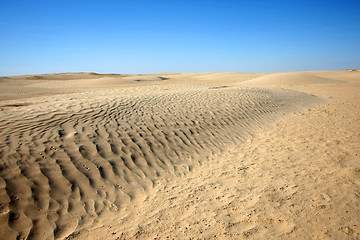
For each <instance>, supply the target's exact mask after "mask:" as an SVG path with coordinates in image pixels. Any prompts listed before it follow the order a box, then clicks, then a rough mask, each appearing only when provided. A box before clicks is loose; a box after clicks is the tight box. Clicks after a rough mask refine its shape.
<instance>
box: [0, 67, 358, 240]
mask: <svg viewBox="0 0 360 240" xmlns="http://www.w3.org/2000/svg"><path fill="white" fill-rule="evenodd" d="M359 86H360V72H357V71H355V72H348V71H334V72H331V71H330V72H301V73H268V74H243V73H207V74H180V73H178V74H175V73H163V74H156V75H116V74H106V75H101V74H94V73H71V74H46V75H37V76H11V77H2V78H0V87H1V90H0V100H2V101H0V109H1V112H0V117H1V122H0V131H1V135H0V204H1V205H0V206H1V207H0V235H1V236H8V237H9V238H8V239H54V238H55V239H65V238H66V239H73V238H75V239H133V238H140V239H154V238H160V239H166V238H167V237H169V238H176V239H179V238H180V239H183V238H206V239H207V238H210V239H211V238H219V239H223V238H225V239H234V238H237V239H242V238H253V239H258V238H299V239H300V238H301V239H302V238H304V237H305V238H306V237H312V238H350V239H356V238H358V237H359V226H358V225H357V224H358V223H357V220H358V219H359V217H360V215H359V211H360V210H359V209H360V208H359V198H360V197H359V192H360V189H359V184H360V174H359V172H360V171H359V169H360V168H359V167H360V166H359V164H360V163H359V158H358V153H359V150H358V149H360V148H359V147H360V145H359V143H360V135H359V133H360V131H359V130H360V127H359V126H360V112H359V110H358V109H357V107H359V103H360V96H359V94H358V92H359ZM359 154H360V153H359Z"/></svg>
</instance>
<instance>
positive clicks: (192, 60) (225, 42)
mask: <svg viewBox="0 0 360 240" xmlns="http://www.w3.org/2000/svg"><path fill="white" fill-rule="evenodd" d="M0 34H1V35H0V75H15V74H31V73H34V74H38V73H52V72H78V71H89V72H90V71H91V72H99V73H109V72H111V73H156V72H213V71H218V72H230V71H232V72H234V71H236V72H270V71H305V70H337V69H348V68H360V1H355V0H354V1H347V0H326V1H325V0H324V1H316V0H311V1H310V0H309V1H307V0H287V1H271V0H263V1H256V0H253V1H251V0H244V1H241V0H238V1H231V0H207V1H205V0H203V1H201V0H198V1H197V0H178V1H176V0H166V1H165V0H164V1H160V0H158V1H156V0H154V1H151V0H148V1H137V0H132V1H130V0H128V1H106V0H104V1H85V0H84V1H81V0H46V1H45V0H44V1H36V0H31V1H30V0H26V1H24V0H0Z"/></svg>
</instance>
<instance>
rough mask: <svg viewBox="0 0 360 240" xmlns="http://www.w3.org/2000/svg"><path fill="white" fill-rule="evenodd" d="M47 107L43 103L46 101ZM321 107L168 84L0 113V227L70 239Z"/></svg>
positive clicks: (307, 100)
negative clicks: (289, 117) (270, 128)
mask: <svg viewBox="0 0 360 240" xmlns="http://www.w3.org/2000/svg"><path fill="white" fill-rule="evenodd" d="M44 99H45V98H44ZM316 101H318V99H317V98H315V97H313V96H309V95H306V94H303V93H298V92H293V91H285V90H271V89H263V88H254V87H251V88H250V87H228V86H214V87H209V86H202V85H194V86H190V85H186V86H181V85H164V86H149V87H138V88H128V89H118V90H104V91H97V92H89V93H79V94H71V95H70V94H69V95H63V96H55V97H48V98H46V99H45V100H44V101H43V102H38V103H37V104H34V105H29V104H28V103H27V104H25V105H27V106H23V107H21V105H20V107H19V106H18V107H11V106H10V107H9V108H7V109H6V110H4V111H2V112H0V114H1V119H2V121H1V123H0V131H1V136H0V218H1V220H0V224H1V229H2V232H3V233H4V234H7V236H9V239H15V238H18V239H22V238H30V239H52V238H66V237H67V236H69V235H71V234H74V232H76V231H78V230H79V229H81V228H84V227H85V226H89V225H90V224H92V223H93V222H94V221H96V218H97V217H98V216H100V215H103V214H109V213H119V212H120V211H121V209H123V208H124V207H125V206H128V205H129V204H131V203H132V202H134V201H142V200H143V199H144V198H145V197H146V194H147V193H148V192H149V191H151V189H153V187H154V186H155V185H156V184H157V181H158V179H167V178H170V177H171V176H174V175H176V176H181V175H184V174H188V173H189V172H191V171H192V169H193V168H195V167H198V166H201V164H202V162H203V161H207V160H208V159H209V157H211V156H212V155H213V154H215V153H218V152H220V151H221V149H222V148H223V147H224V146H228V145H231V144H234V143H236V142H239V141H241V140H243V139H244V138H246V137H247V136H248V135H249V134H251V133H252V132H253V131H254V130H255V129H257V128H259V127H261V126H263V125H264V124H269V123H271V122H273V120H275V119H277V118H279V117H280V116H282V115H284V114H287V113H289V112H293V111H299V110H300V109H301V108H302V107H305V106H309V105H310V104H313V103H315V102H316Z"/></svg>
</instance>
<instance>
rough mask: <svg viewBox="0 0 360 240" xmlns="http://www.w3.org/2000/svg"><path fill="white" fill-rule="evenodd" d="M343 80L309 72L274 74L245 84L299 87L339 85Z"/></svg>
mask: <svg viewBox="0 0 360 240" xmlns="http://www.w3.org/2000/svg"><path fill="white" fill-rule="evenodd" d="M339 83H342V81H341V80H337V79H332V78H327V77H323V76H318V75H314V74H310V73H307V72H295V73H272V74H267V75H265V76H261V77H258V78H255V79H251V80H248V81H246V82H244V84H251V85H267V86H280V85H286V86H297V85H309V84H339Z"/></svg>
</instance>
